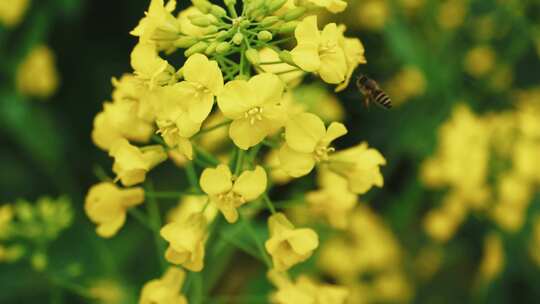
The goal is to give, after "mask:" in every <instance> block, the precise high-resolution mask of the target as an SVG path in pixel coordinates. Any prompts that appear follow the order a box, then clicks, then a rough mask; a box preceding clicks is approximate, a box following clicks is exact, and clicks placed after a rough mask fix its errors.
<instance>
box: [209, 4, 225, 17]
mask: <svg viewBox="0 0 540 304" xmlns="http://www.w3.org/2000/svg"><path fill="white" fill-rule="evenodd" d="M210 14H212V15H214V16H216V17H217V18H223V17H225V16H227V11H226V10H225V9H224V8H222V7H221V6H219V5H215V4H212V6H211V7H210Z"/></svg>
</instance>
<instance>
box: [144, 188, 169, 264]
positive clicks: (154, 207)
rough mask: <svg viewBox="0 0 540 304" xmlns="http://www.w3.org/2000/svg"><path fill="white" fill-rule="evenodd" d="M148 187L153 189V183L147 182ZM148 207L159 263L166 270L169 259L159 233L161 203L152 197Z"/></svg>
mask: <svg viewBox="0 0 540 304" xmlns="http://www.w3.org/2000/svg"><path fill="white" fill-rule="evenodd" d="M146 187H147V189H150V191H151V190H153V188H154V187H153V185H152V183H150V182H148V183H147V186H146ZM146 208H147V211H148V215H149V217H150V218H149V219H150V222H151V223H152V226H153V227H154V229H153V232H154V243H155V244H156V251H157V252H156V253H157V256H158V260H159V264H160V266H161V270H162V271H165V270H166V269H167V261H165V257H164V254H165V242H164V240H163V239H162V238H161V235H160V234H159V230H160V229H161V224H162V223H161V213H160V211H159V204H158V201H157V200H156V199H155V197H150V198H149V200H148V203H147V204H146Z"/></svg>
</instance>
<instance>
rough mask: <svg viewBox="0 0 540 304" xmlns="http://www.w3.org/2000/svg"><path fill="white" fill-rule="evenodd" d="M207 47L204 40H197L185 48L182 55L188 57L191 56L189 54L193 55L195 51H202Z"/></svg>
mask: <svg viewBox="0 0 540 304" xmlns="http://www.w3.org/2000/svg"><path fill="white" fill-rule="evenodd" d="M207 47H208V43H206V42H204V41H199V42H197V43H196V44H195V45H194V46H192V47H190V48H189V49H187V50H186V51H185V52H184V55H185V56H186V57H189V56H191V55H193V54H195V53H202V52H204V51H205V50H206V48H207Z"/></svg>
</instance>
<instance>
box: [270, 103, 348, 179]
mask: <svg viewBox="0 0 540 304" xmlns="http://www.w3.org/2000/svg"><path fill="white" fill-rule="evenodd" d="M346 133H347V129H346V128H345V126H344V125H343V124H341V123H338V122H333V123H331V124H330V126H329V127H328V130H327V129H326V128H325V126H324V122H323V121H322V120H321V119H320V118H319V117H318V116H317V115H315V114H311V113H301V114H298V115H296V116H295V117H293V118H292V119H290V120H289V121H288V122H287V125H286V126H285V140H286V143H285V144H284V145H283V146H282V147H281V149H280V151H279V161H280V164H281V168H282V169H283V170H285V172H287V174H289V175H291V176H293V177H300V176H303V175H306V174H308V173H309V172H311V170H312V169H313V167H314V166H315V164H317V163H319V162H322V161H327V160H328V157H329V156H328V155H329V153H330V152H333V151H334V148H332V147H329V145H330V143H331V142H332V141H333V140H334V139H336V138H338V137H341V136H343V135H345V134H346Z"/></svg>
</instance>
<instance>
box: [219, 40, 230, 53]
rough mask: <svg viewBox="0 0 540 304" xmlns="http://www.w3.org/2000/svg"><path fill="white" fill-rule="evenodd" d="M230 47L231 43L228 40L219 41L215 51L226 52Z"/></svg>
mask: <svg viewBox="0 0 540 304" xmlns="http://www.w3.org/2000/svg"><path fill="white" fill-rule="evenodd" d="M230 49H231V44H230V43H228V42H220V43H219V44H218V45H217V46H216V52H217V53H218V54H225V53H227V52H228V51H229V50H230Z"/></svg>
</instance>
